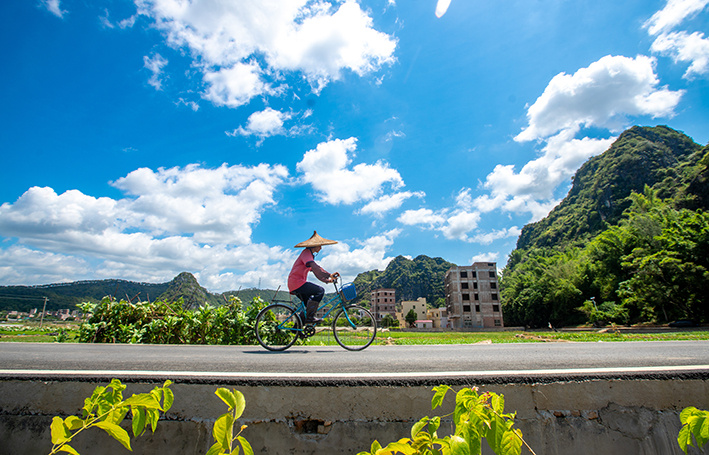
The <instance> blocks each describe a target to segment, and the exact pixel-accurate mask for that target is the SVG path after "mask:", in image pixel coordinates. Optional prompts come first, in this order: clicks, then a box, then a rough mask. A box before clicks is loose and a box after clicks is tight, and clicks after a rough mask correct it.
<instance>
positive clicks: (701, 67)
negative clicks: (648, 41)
mask: <svg viewBox="0 0 709 455" xmlns="http://www.w3.org/2000/svg"><path fill="white" fill-rule="evenodd" d="M707 4H709V0H669V1H668V2H667V4H666V5H665V7H664V8H663V9H661V10H660V11H658V12H656V13H655V14H654V15H653V16H652V17H651V18H650V19H649V20H648V21H647V22H646V23H645V24H644V26H645V28H647V29H648V33H649V34H650V35H651V36H655V37H656V38H655V41H654V42H653V43H652V47H651V50H652V51H653V52H655V53H658V54H661V55H667V56H669V57H671V58H672V59H673V60H674V61H675V63H679V62H688V63H689V67H688V68H687V71H686V72H685V73H684V77H685V78H686V79H692V78H693V77H695V76H701V75H703V74H706V73H707V72H709V39H707V38H705V37H704V33H702V32H694V33H689V32H687V31H683V30H681V31H673V29H674V28H675V27H677V26H679V25H680V24H681V23H682V22H684V21H685V20H686V19H689V18H692V17H693V16H696V15H697V14H698V13H700V12H701V11H702V10H704V9H705V8H706V6H707Z"/></svg>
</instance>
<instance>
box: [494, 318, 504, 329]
mask: <svg viewBox="0 0 709 455" xmlns="http://www.w3.org/2000/svg"><path fill="white" fill-rule="evenodd" d="M501 325H502V322H501V321H500V320H499V319H495V327H500V326H501Z"/></svg>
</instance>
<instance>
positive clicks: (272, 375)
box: [0, 365, 709, 379]
mask: <svg viewBox="0 0 709 455" xmlns="http://www.w3.org/2000/svg"><path fill="white" fill-rule="evenodd" d="M683 371H709V365H676V366H651V367H611V368H566V369H564V368H560V369H540V370H486V371H418V372H417V371H412V372H400V373H373V372H370V373H363V372H354V373H328V372H318V373H282V372H246V373H241V372H225V371H152V370H39V369H37V370H28V369H17V370H0V376H5V377H6V376H67V377H86V376H119V377H125V376H155V377H161V378H162V377H165V378H170V377H180V378H232V379H345V378H353V379H362V378H366V379H402V378H403V379H408V378H446V377H463V376H475V377H480V376H517V377H518V376H537V375H544V376H550V375H551V376H564V375H602V374H621V373H623V374H632V373H673V372H683Z"/></svg>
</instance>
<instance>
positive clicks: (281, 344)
mask: <svg viewBox="0 0 709 455" xmlns="http://www.w3.org/2000/svg"><path fill="white" fill-rule="evenodd" d="M254 328H255V330H256V339H257V340H258V342H259V343H260V344H261V346H263V347H264V348H266V349H268V350H269V351H284V350H286V349H288V348H289V347H291V346H293V343H295V342H296V341H297V340H298V335H299V334H300V333H301V332H300V328H301V323H300V318H299V317H298V316H297V315H296V313H295V310H293V308H291V307H289V306H288V305H283V304H280V303H274V304H272V305H269V306H267V307H266V308H264V309H263V310H261V312H260V313H259V314H258V316H256V324H255V325H254Z"/></svg>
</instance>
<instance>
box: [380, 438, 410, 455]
mask: <svg viewBox="0 0 709 455" xmlns="http://www.w3.org/2000/svg"><path fill="white" fill-rule="evenodd" d="M383 450H388V451H390V452H391V453H398V452H401V453H403V454H404V455H414V454H416V452H417V450H416V449H415V448H413V447H411V446H410V445H409V444H404V443H402V442H399V441H397V442H390V443H389V444H388V445H387V446H386V447H384V449H383Z"/></svg>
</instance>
